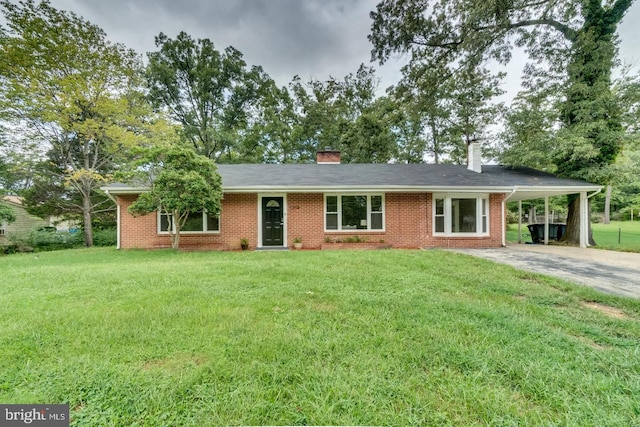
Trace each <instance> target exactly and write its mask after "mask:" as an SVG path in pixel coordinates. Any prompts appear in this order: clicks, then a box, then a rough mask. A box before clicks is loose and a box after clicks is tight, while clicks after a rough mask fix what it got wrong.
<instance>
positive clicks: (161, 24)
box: [52, 0, 376, 85]
mask: <svg viewBox="0 0 640 427" xmlns="http://www.w3.org/2000/svg"><path fill="white" fill-rule="evenodd" d="M52 5H53V6H54V7H56V8H58V9H64V10H72V11H74V12H75V13H77V14H78V15H81V16H83V17H84V18H85V19H87V20H89V21H91V22H92V23H94V24H96V25H98V26H100V27H102V28H103V29H104V30H105V31H106V32H107V35H108V36H109V39H110V40H112V41H115V42H120V43H123V44H125V45H126V46H128V47H130V48H132V49H134V50H136V51H138V52H140V53H141V54H142V53H146V52H149V51H153V50H156V48H155V45H154V37H155V36H156V35H158V33H160V32H163V33H165V34H167V35H168V36H169V37H172V38H173V37H175V36H176V35H177V34H178V33H179V32H180V31H185V32H186V33H187V34H189V35H191V36H192V37H194V38H208V39H210V40H211V41H213V42H214V44H215V45H216V47H217V48H218V49H219V50H222V49H224V48H225V47H227V46H229V45H231V46H234V47H235V48H237V49H238V50H240V51H241V52H242V53H243V54H244V56H245V60H246V61H247V63H248V64H251V65H262V66H263V68H264V69H265V71H266V72H267V73H269V74H270V75H271V76H272V77H273V78H274V79H275V80H276V82H277V83H278V84H279V85H286V84H288V82H289V81H291V78H292V77H293V76H294V75H296V74H297V75H300V77H302V78H303V79H308V78H310V77H314V78H318V79H321V80H322V79H327V78H328V77H329V75H333V76H335V77H342V76H344V75H345V74H347V73H349V72H355V71H356V70H357V68H358V66H359V65H360V63H363V62H364V63H368V62H369V59H370V50H371V46H370V45H369V42H368V40H367V34H368V33H369V28H370V19H369V11H370V10H373V9H374V8H375V5H376V1H374V0H351V1H340V0H324V1H322V0H240V1H228V0H214V1H206V0H198V1H189V2H176V1H172V0H159V1H154V0H139V1H135V2H133V1H123V0H111V1H109V2H105V1H102V0H53V1H52Z"/></svg>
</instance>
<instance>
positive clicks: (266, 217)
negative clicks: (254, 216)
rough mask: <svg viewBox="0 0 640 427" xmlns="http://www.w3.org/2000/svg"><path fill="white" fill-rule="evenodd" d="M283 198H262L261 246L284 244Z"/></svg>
mask: <svg viewBox="0 0 640 427" xmlns="http://www.w3.org/2000/svg"><path fill="white" fill-rule="evenodd" d="M283 212H284V210H283V198H282V197H263V198H262V246H283V245H284V223H283V219H284V218H283Z"/></svg>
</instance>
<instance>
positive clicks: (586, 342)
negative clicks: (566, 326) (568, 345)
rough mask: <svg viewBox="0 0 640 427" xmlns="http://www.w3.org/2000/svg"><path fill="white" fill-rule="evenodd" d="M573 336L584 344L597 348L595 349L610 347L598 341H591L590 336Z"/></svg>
mask: <svg viewBox="0 0 640 427" xmlns="http://www.w3.org/2000/svg"><path fill="white" fill-rule="evenodd" d="M573 337H574V338H575V339H577V340H578V341H580V342H581V343H583V344H586V345H588V346H589V347H591V348H593V349H595V350H606V349H607V348H608V347H605V346H603V345H600V344H598V343H597V342H594V341H591V340H590V339H589V338H585V337H580V336H575V335H573Z"/></svg>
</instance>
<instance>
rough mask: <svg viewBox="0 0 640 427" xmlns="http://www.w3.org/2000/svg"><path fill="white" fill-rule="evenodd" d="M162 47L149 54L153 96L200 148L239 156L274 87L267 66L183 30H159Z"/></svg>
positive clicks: (221, 157) (221, 156)
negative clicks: (171, 32) (173, 32)
mask: <svg viewBox="0 0 640 427" xmlns="http://www.w3.org/2000/svg"><path fill="white" fill-rule="evenodd" d="M156 46H157V47H158V49H159V50H158V51H156V52H150V53H148V54H147V56H148V58H149V64H148V66H147V71H146V78H147V84H148V87H149V99H150V100H151V102H152V103H153V105H154V106H155V107H156V108H158V109H160V110H162V111H164V112H166V113H167V114H168V115H169V117H170V118H171V119H173V120H175V121H176V122H178V123H180V124H181V125H182V126H183V136H184V138H185V139H186V141H188V142H189V143H190V144H191V145H192V147H193V148H194V149H195V150H196V151H197V152H198V153H200V154H202V155H204V156H207V157H209V158H211V159H214V160H216V161H220V162H227V161H237V157H238V153H239V152H242V148H241V145H242V139H243V137H244V136H245V135H246V134H247V133H248V132H249V130H250V129H251V128H252V126H253V125H254V124H255V123H256V118H257V117H258V116H259V110H260V109H261V108H262V106H261V102H262V100H263V98H265V97H268V95H269V94H270V93H271V92H270V91H273V90H274V88H275V85H274V83H273V80H272V79H271V78H270V77H269V75H268V74H267V73H265V72H264V70H263V69H262V67H259V66H253V67H251V68H249V67H247V64H246V63H245V61H244V59H243V55H242V53H241V52H240V51H239V50H237V49H235V48H234V47H232V46H229V47H227V48H226V49H224V51H219V50H217V49H216V48H215V46H214V44H213V42H212V41H211V40H209V39H198V40H194V39H193V38H191V36H189V35H188V34H186V33H185V32H181V33H179V34H178V36H177V37H176V38H175V39H171V38H169V37H167V35H165V34H163V33H160V34H159V35H158V36H157V37H156Z"/></svg>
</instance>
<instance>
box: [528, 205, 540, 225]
mask: <svg viewBox="0 0 640 427" xmlns="http://www.w3.org/2000/svg"><path fill="white" fill-rule="evenodd" d="M528 222H529V224H535V223H537V222H538V219H537V218H536V207H535V206H531V207H530V208H529V221H528Z"/></svg>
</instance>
